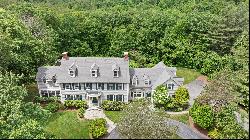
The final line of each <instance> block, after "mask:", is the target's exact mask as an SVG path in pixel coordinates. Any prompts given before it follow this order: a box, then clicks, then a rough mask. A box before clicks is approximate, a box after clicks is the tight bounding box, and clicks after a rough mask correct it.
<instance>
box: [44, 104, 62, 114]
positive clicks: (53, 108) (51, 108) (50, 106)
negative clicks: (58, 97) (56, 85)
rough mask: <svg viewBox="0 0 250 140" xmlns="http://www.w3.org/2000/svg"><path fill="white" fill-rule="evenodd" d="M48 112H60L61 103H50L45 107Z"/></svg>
mask: <svg viewBox="0 0 250 140" xmlns="http://www.w3.org/2000/svg"><path fill="white" fill-rule="evenodd" d="M45 109H46V110H49V111H50V112H52V113H54V112H56V111H57V110H59V103H57V102H52V103H49V104H48V105H47V106H46V107H45Z"/></svg>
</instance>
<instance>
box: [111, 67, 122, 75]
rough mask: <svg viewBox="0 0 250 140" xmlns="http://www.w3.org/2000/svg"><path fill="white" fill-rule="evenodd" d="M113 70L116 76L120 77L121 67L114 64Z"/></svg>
mask: <svg viewBox="0 0 250 140" xmlns="http://www.w3.org/2000/svg"><path fill="white" fill-rule="evenodd" d="M112 71H113V72H114V77H119V71H120V67H119V66H117V65H116V64H113V65H112Z"/></svg>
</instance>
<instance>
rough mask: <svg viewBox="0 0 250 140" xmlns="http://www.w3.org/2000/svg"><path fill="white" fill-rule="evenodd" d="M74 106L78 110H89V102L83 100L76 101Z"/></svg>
mask: <svg viewBox="0 0 250 140" xmlns="http://www.w3.org/2000/svg"><path fill="white" fill-rule="evenodd" d="M73 104H74V106H75V107H76V108H88V105H87V102H86V101H82V100H74V103H73Z"/></svg>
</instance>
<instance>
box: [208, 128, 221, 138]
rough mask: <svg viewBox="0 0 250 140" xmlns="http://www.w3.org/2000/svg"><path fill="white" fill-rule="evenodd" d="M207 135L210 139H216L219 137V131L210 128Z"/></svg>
mask: <svg viewBox="0 0 250 140" xmlns="http://www.w3.org/2000/svg"><path fill="white" fill-rule="evenodd" d="M208 136H209V137H210V138H212V139H218V138H219V132H218V129H216V128H215V129H212V130H210V131H209V132H208Z"/></svg>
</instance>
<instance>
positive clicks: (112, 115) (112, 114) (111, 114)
mask: <svg viewBox="0 0 250 140" xmlns="http://www.w3.org/2000/svg"><path fill="white" fill-rule="evenodd" d="M104 113H105V115H106V116H107V117H108V118H109V119H110V120H111V121H113V122H115V123H117V122H119V119H120V117H121V111H104Z"/></svg>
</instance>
